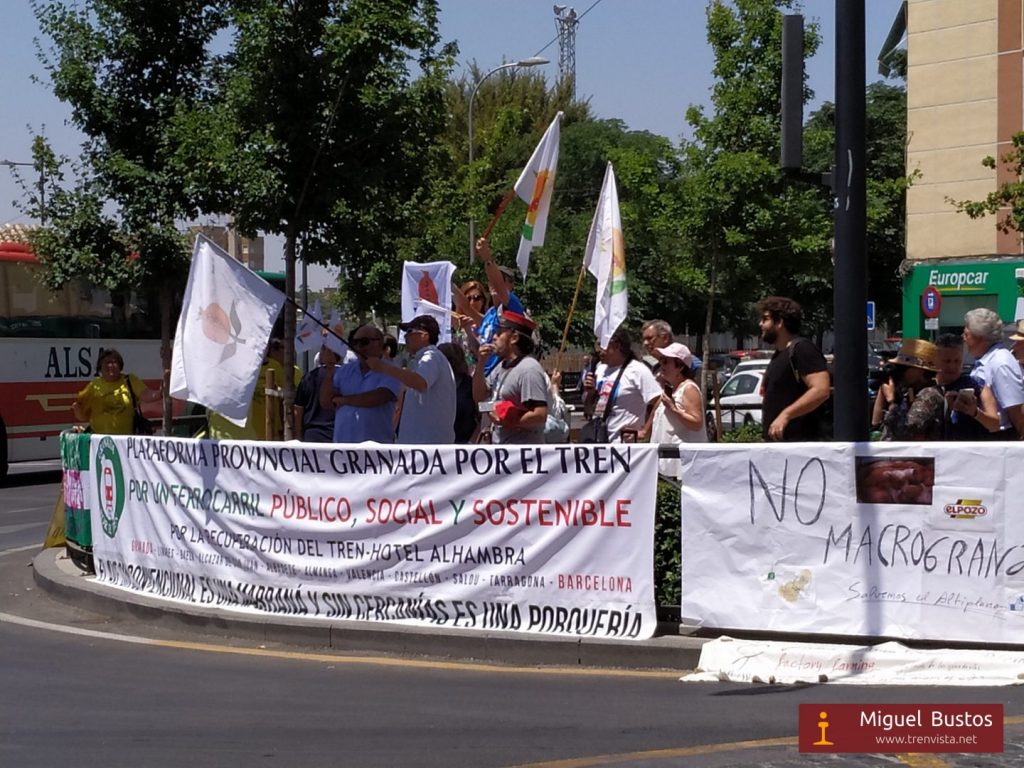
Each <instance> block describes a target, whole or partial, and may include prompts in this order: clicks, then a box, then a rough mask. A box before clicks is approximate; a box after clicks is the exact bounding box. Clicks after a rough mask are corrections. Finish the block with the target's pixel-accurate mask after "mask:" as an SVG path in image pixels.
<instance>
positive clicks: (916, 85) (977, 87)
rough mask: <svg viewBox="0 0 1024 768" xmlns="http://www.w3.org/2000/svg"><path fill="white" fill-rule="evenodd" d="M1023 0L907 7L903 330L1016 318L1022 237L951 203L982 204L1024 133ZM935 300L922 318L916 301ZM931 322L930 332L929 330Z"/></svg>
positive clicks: (1023, 305)
mask: <svg viewBox="0 0 1024 768" xmlns="http://www.w3.org/2000/svg"><path fill="white" fill-rule="evenodd" d="M1022 40H1024V0H970V1H969V2H965V0H909V2H908V4H907V172H908V174H911V173H916V177H915V178H914V180H913V182H912V184H911V186H910V188H909V189H908V191H907V227H906V238H907V264H908V267H909V270H910V271H909V272H908V274H907V276H906V279H905V282H904V291H903V332H904V335H906V336H908V337H910V336H913V337H924V336H928V335H930V334H931V333H933V332H935V331H946V330H950V331H959V330H960V329H961V328H962V327H963V315H964V312H966V311H967V310H968V309H972V308H974V307H989V308H990V309H993V310H996V311H997V312H999V314H1000V315H1002V317H1003V319H1004V320H1006V321H1007V322H1009V321H1012V320H1014V319H1016V318H1017V317H1018V316H1024V302H1021V301H1018V298H1020V295H1021V288H1020V286H1021V285H1024V249H1022V246H1021V236H1020V233H1018V232H1016V231H1013V230H1011V231H1009V232H1002V231H1000V229H999V228H998V227H997V226H996V219H995V218H994V217H992V216H987V217H985V218H982V219H976V220H972V219H970V218H968V216H967V215H966V214H963V213H959V212H958V211H957V210H956V206H955V205H954V203H953V202H952V201H959V200H982V199H984V198H985V196H986V195H988V194H989V193H991V192H993V191H994V190H995V189H996V187H997V185H998V184H1000V183H1002V182H1004V181H1009V180H1012V173H1011V172H1010V171H1009V170H1007V169H1006V168H1004V167H1002V166H1001V164H999V163H997V168H996V169H990V168H987V167H985V166H984V165H982V160H983V159H984V158H985V157H989V156H991V157H995V158H999V157H1001V156H1002V155H1004V154H1005V153H1006V152H1007V151H1009V150H1010V149H1011V148H1012V143H1011V139H1012V137H1013V135H1014V134H1015V133H1018V132H1020V131H1022V130H1024V52H1022ZM929 286H934V287H935V288H936V289H938V292H939V294H940V296H941V302H940V309H939V316H938V318H937V323H936V321H935V320H932V321H931V322H926V320H927V318H926V317H925V316H924V315H925V314H926V313H925V312H924V311H923V310H922V296H923V295H924V294H925V291H926V289H927V288H928V287H929ZM936 325H937V326H938V327H937V328H936V327H935V326H936Z"/></svg>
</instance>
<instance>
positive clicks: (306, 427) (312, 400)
mask: <svg viewBox="0 0 1024 768" xmlns="http://www.w3.org/2000/svg"><path fill="white" fill-rule="evenodd" d="M317 359H318V360H319V361H320V362H319V365H317V366H316V367H315V368H313V369H312V370H310V371H309V373H307V374H306V375H305V376H303V377H302V380H301V381H299V386H298V389H296V391H295V405H294V406H293V411H292V414H293V415H292V419H293V422H294V430H295V437H296V438H297V439H299V440H303V441H305V442H307V443H329V442H331V441H332V440H333V439H334V408H324V407H323V406H321V405H320V387H321V386H322V385H323V380H324V378H325V377H326V376H328V375H330V374H329V372H328V369H327V366H328V365H330V366H332V367H333V366H336V365H337V364H338V363H339V362H340V358H339V357H338V354H337V353H336V352H335V351H334V350H332V349H330V348H328V347H327V346H322V347H320V352H319V353H318V354H317ZM332 370H333V368H332Z"/></svg>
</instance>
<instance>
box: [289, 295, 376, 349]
mask: <svg viewBox="0 0 1024 768" xmlns="http://www.w3.org/2000/svg"><path fill="white" fill-rule="evenodd" d="M284 299H285V301H287V302H288V303H289V304H291V305H292V306H293V307H295V308H296V309H299V308H300V307H299V303H298V302H297V301H295V299H293V298H292V297H291V296H287V295H286V296H285V297H284ZM305 317H307V318H309V319H310V320H312V321H313V322H314V323H316V324H317V325H319V326H320V327H321V328H323V329H324V330H325V331H327V332H328V333H329V334H331V336H333V337H334V338H336V339H337V340H338V341H340V342H341V343H342V344H344V345H345V346H346V347H348V348H349V349H350V350H352V351H353V352H354V353H355V354H356V355H357V356H358V357H361V358H363V359H364V360H365V359H366V355H365V354H363V353H362V352H360V351H359V350H358V349H356V348H355V347H353V346H352V345H351V344H349V343H348V342H347V341H346V340H345V339H343V338H342V337H341V336H339V335H338V334H337V333H336V332H335V330H334V329H333V328H331V327H330V326H329V325H327V323H325V322H324V321H323V320H321V319H320V318H319V317H313V315H311V314H307V315H305Z"/></svg>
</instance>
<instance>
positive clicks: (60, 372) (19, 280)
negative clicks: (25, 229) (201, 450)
mask: <svg viewBox="0 0 1024 768" xmlns="http://www.w3.org/2000/svg"><path fill="white" fill-rule="evenodd" d="M41 269H42V267H41V266H40V265H39V263H38V261H37V260H36V257H35V255H34V254H33V253H32V250H31V248H30V247H29V246H28V245H27V244H25V243H22V242H9V241H8V242H0V361H2V362H0V480H2V479H3V478H4V477H5V476H6V475H7V470H8V464H9V463H11V462H19V461H32V460H40V459H57V458H59V457H60V438H59V435H60V432H61V431H62V430H64V429H66V428H67V427H68V426H70V425H71V424H72V423H73V421H74V417H73V415H72V413H71V404H72V403H73V402H74V399H75V395H76V394H77V393H78V392H79V390H81V389H82V387H84V386H85V384H86V382H88V381H89V380H90V379H92V378H94V377H95V376H96V375H97V370H96V361H97V358H98V356H99V351H100V350H101V349H103V348H106V347H114V348H116V349H117V350H118V351H120V352H121V354H122V355H123V356H124V371H125V373H134V374H135V375H136V376H138V377H139V378H141V379H143V380H145V381H146V383H147V384H149V385H150V386H153V387H156V386H158V384H159V382H160V378H161V370H162V366H161V363H160V318H159V311H158V308H157V303H156V297H155V293H154V295H153V296H152V297H147V296H141V295H138V294H137V293H136V292H134V291H133V292H125V293H123V294H113V295H112V294H111V293H110V291H107V290H106V289H103V288H99V287H97V286H94V285H91V284H89V283H88V282H85V281H74V282H72V283H70V284H68V285H67V286H65V287H64V288H63V289H62V290H61V291H58V292H56V293H54V292H52V291H50V290H49V289H47V288H46V287H45V285H44V284H43V283H42V281H41V279H40V270H41ZM161 409H162V406H161V404H160V402H155V403H146V404H144V405H143V412H144V415H146V416H147V417H149V418H151V419H159V418H160V413H161Z"/></svg>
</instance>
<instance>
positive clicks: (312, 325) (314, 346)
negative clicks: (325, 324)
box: [295, 299, 323, 352]
mask: <svg viewBox="0 0 1024 768" xmlns="http://www.w3.org/2000/svg"><path fill="white" fill-rule="evenodd" d="M321 321H322V318H321V316H320V301H319V299H318V300H317V302H316V303H315V304H314V305H313V306H312V307H307V308H306V311H305V312H304V313H303V315H302V322H301V323H299V327H298V328H297V329H295V351H296V352H317V351H319V350H320V343H321V341H322V336H323V334H322V333H321V332H322V330H323V329H322V328H321V327H320V323H321Z"/></svg>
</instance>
